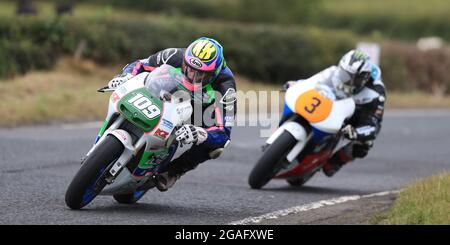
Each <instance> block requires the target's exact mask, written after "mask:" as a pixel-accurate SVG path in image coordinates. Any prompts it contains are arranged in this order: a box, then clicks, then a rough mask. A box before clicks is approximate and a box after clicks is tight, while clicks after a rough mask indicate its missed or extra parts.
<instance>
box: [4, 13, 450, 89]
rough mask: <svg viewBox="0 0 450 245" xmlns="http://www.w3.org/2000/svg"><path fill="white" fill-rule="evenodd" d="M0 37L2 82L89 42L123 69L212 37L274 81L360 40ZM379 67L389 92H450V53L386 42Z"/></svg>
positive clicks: (65, 24)
mask: <svg viewBox="0 0 450 245" xmlns="http://www.w3.org/2000/svg"><path fill="white" fill-rule="evenodd" d="M0 36H1V37H2V39H1V40H0V77H8V76H13V75H15V74H21V73H25V72H27V71H28V70H30V69H46V68H49V67H51V66H52V65H53V64H54V63H55V61H56V60H57V59H58V58H59V57H61V56H63V55H73V54H74V53H75V52H76V50H77V49H78V48H79V47H80V44H81V43H83V42H84V43H86V48H85V49H84V50H83V53H82V56H83V57H84V58H88V59H93V60H95V61H97V62H98V63H101V64H105V65H107V64H122V65H125V64H127V63H129V62H131V61H134V60H136V59H138V58H145V57H147V56H148V55H150V54H152V53H154V52H156V51H159V50H162V49H165V48H167V47H186V46H187V45H188V44H189V43H190V42H192V41H193V40H194V39H195V38H197V37H200V36H210V37H213V38H216V39H218V40H219V41H220V42H221V43H222V44H223V46H224V50H225V51H224V52H225V57H226V59H227V62H228V64H229V66H230V67H231V69H232V70H233V72H235V73H239V74H242V75H246V76H248V77H250V78H252V79H257V80H262V81H267V82H271V83H282V82H284V81H286V80H290V79H297V78H305V77H308V76H310V75H313V74H314V73H316V72H318V71H320V70H322V69H324V68H325V67H328V66H330V65H333V64H336V63H337V62H338V60H339V58H340V57H341V56H342V55H343V54H344V53H345V52H347V51H348V50H349V49H351V48H353V47H354V46H355V44H356V41H357V38H356V37H355V36H354V35H352V34H351V33H348V32H342V31H334V32H331V31H323V30H321V29H318V28H301V27H290V28H289V27H283V28H281V27H280V26H273V25H272V26H268V25H254V24H251V25H233V24H224V23H208V22H199V21H196V20H187V19H178V18H170V19H165V18H144V19H128V20H123V19H114V18H112V19H96V18H93V19H77V18H61V19H58V18H55V19H50V18H36V17H30V18H29V17H27V18H15V17H12V18H2V19H0ZM381 62H382V63H381V68H382V72H383V78H384V81H385V83H386V85H387V86H388V90H394V89H397V90H402V91H405V90H406V91H410V90H417V89H420V90H425V91H428V92H435V93H442V91H444V93H449V91H450V89H449V88H450V81H449V77H448V74H447V70H448V67H450V52H449V51H448V50H447V49H445V48H444V49H440V50H434V51H427V52H423V51H420V50H418V49H417V48H416V47H415V46H414V45H411V44H407V43H401V42H398V43H397V42H392V41H388V42H383V45H382V59H381ZM118 72H119V71H118Z"/></svg>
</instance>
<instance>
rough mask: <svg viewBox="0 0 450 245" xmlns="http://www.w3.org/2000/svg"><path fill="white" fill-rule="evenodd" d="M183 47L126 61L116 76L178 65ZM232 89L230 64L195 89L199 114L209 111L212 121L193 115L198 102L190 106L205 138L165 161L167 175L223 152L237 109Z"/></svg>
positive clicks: (186, 168) (129, 76) (233, 80)
mask: <svg viewBox="0 0 450 245" xmlns="http://www.w3.org/2000/svg"><path fill="white" fill-rule="evenodd" d="M185 50H186V49H184V48H169V49H165V50H162V51H159V52H157V53H155V54H153V55H151V56H150V57H148V58H146V59H141V60H137V61H135V62H133V63H131V64H128V65H127V66H125V67H124V68H123V73H122V74H121V75H119V76H120V77H126V78H127V79H129V78H131V77H133V76H136V75H137V74H139V73H141V72H152V71H153V70H154V69H156V68H157V67H159V66H161V65H163V64H168V65H171V66H173V67H175V68H180V69H181V67H182V63H183V57H184V52H185ZM235 93H236V83H235V79H234V75H233V73H232V71H231V70H230V68H228V67H227V66H226V65H225V66H224V68H223V69H222V71H221V72H220V73H219V75H218V76H217V78H216V79H215V81H214V82H212V83H211V84H210V85H208V86H206V87H204V88H203V90H202V91H200V92H199V93H198V94H200V97H202V98H200V99H199V100H200V101H201V102H200V104H201V105H200V108H201V115H204V113H205V112H206V114H211V115H205V116H206V117H209V118H211V119H212V120H213V121H214V122H213V123H211V122H205V120H201V122H196V118H194V117H195V114H198V113H200V112H199V111H198V110H197V111H196V108H199V106H198V104H197V105H196V106H195V105H194V106H193V107H194V113H193V116H192V117H193V118H192V120H191V121H192V122H194V124H195V126H198V127H202V128H203V129H205V130H206V132H207V137H206V140H205V141H204V142H203V143H201V144H194V145H193V146H192V148H190V150H188V151H187V152H185V153H183V154H182V155H181V156H180V157H178V158H177V159H175V160H173V161H172V162H171V163H170V164H165V166H166V167H167V169H163V170H162V171H163V172H166V171H167V172H168V173H169V175H173V176H175V175H178V176H179V175H182V174H184V173H185V172H187V171H190V170H192V169H194V168H195V167H196V166H197V165H198V164H200V163H203V162H204V161H206V160H209V159H214V158H217V157H218V156H219V155H220V154H221V153H222V151H223V149H224V148H225V147H226V146H227V145H228V144H229V142H230V135H231V128H232V126H233V124H234V118H235V113H236V97H235ZM194 94H195V93H194ZM218 96H221V97H218ZM193 101H194V100H193ZM193 103H194V102H193ZM197 121H198V120H197ZM206 121H207V120H206ZM210 121H211V120H210ZM162 167H163V168H166V167H164V166H162ZM159 172H161V170H160V171H159Z"/></svg>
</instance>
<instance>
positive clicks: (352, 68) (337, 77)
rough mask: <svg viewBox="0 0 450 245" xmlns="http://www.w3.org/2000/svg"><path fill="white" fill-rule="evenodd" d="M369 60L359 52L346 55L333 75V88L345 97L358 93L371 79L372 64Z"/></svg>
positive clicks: (355, 51)
mask: <svg viewBox="0 0 450 245" xmlns="http://www.w3.org/2000/svg"><path fill="white" fill-rule="evenodd" d="M369 59H370V58H369V56H368V55H366V54H365V53H363V52H362V51H360V50H351V51H349V52H348V53H346V54H345V55H344V56H343V57H342V58H341V60H340V61H339V67H338V69H337V70H336V72H335V73H334V74H333V79H332V82H333V86H334V88H335V89H336V90H337V91H338V92H342V93H344V94H345V95H346V96H351V95H354V94H357V93H359V92H360V91H361V90H362V89H363V88H364V86H365V85H366V83H367V82H368V81H369V80H370V77H371V73H372V64H371V62H370V60H369Z"/></svg>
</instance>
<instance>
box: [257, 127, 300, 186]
mask: <svg viewBox="0 0 450 245" xmlns="http://www.w3.org/2000/svg"><path fill="white" fill-rule="evenodd" d="M296 143H297V140H296V139H295V138H294V137H293V136H292V135H291V134H290V133H289V132H287V131H284V132H283V133H282V134H281V135H280V136H279V137H278V138H277V139H276V140H275V141H274V142H273V143H272V144H271V145H269V146H268V147H267V149H266V151H265V152H264V154H263V155H262V157H261V158H260V159H259V161H258V162H257V163H256V166H255V167H254V168H253V170H252V172H251V173H250V176H249V178H248V183H249V185H250V187H251V188H252V189H261V188H262V187H263V186H264V185H266V184H267V182H269V181H270V180H271V179H272V178H273V177H274V176H275V175H276V174H277V173H278V171H280V169H281V168H282V167H283V163H284V161H285V159H286V156H287V154H288V153H289V152H290V151H291V149H292V148H293V147H294V146H295V144H296Z"/></svg>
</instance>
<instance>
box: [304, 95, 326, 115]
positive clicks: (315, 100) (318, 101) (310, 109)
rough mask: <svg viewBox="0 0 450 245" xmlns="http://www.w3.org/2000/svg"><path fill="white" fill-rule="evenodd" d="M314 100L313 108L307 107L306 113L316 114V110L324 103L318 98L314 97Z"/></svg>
mask: <svg viewBox="0 0 450 245" xmlns="http://www.w3.org/2000/svg"><path fill="white" fill-rule="evenodd" d="M312 100H313V102H314V103H313V104H311V107H308V106H305V111H306V112H308V113H309V114H312V113H314V111H315V110H316V108H317V107H318V106H320V104H321V103H322V101H321V100H320V99H318V98H317V97H312Z"/></svg>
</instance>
